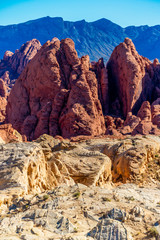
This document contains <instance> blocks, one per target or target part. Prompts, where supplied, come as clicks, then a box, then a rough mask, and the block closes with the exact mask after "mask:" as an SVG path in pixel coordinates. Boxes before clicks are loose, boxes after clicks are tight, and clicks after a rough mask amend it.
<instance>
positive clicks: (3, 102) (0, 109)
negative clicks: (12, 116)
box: [0, 79, 7, 122]
mask: <svg viewBox="0 0 160 240" xmlns="http://www.w3.org/2000/svg"><path fill="white" fill-rule="evenodd" d="M6 106H7V88H6V85H5V83H4V81H3V80H2V79H0V122H4V120H5V116H6Z"/></svg>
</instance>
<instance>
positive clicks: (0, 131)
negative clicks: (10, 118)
mask: <svg viewBox="0 0 160 240" xmlns="http://www.w3.org/2000/svg"><path fill="white" fill-rule="evenodd" d="M0 137H1V138H2V139H3V141H4V142H5V143H9V142H22V141H24V140H26V139H25V137H23V136H21V135H20V134H19V133H18V132H17V131H16V130H15V129H13V128H12V125H11V124H3V125H0Z"/></svg>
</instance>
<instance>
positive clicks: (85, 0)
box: [0, 0, 160, 27]
mask: <svg viewBox="0 0 160 240" xmlns="http://www.w3.org/2000/svg"><path fill="white" fill-rule="evenodd" d="M46 16H50V17H62V18H63V19H64V20H68V21H78V20H82V19H85V20H86V21H88V22H92V21H95V20H98V19H100V18H107V19H109V20H111V21H112V22H114V23H117V24H118V25H120V26H122V27H126V26H131V25H135V26H140V25H149V26H153V25H160V0H134V1H133V0H0V25H9V24H17V23H22V22H26V21H29V20H33V19H37V18H41V17H46Z"/></svg>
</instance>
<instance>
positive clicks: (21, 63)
mask: <svg viewBox="0 0 160 240" xmlns="http://www.w3.org/2000/svg"><path fill="white" fill-rule="evenodd" d="M40 48H41V44H40V42H39V41H38V40H36V39H33V40H31V41H28V42H26V43H25V44H23V45H22V46H21V48H20V49H19V50H16V52H15V53H12V52H10V51H6V52H5V54H4V57H3V60H1V62H0V77H1V78H2V79H3V80H4V81H5V83H6V84H7V85H8V86H9V88H12V87H13V85H14V83H15V79H17V78H18V76H19V75H20V74H21V72H22V71H23V69H24V68H25V66H26V65H27V63H28V62H29V61H30V60H31V59H32V58H33V57H34V56H35V55H36V53H37V52H38V50H39V49H40Z"/></svg>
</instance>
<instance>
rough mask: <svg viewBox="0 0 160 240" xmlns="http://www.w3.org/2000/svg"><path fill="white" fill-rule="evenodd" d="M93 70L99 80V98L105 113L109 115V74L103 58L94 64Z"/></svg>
mask: <svg viewBox="0 0 160 240" xmlns="http://www.w3.org/2000/svg"><path fill="white" fill-rule="evenodd" d="M91 69H92V71H94V72H95V73H96V76H97V80H98V96H99V99H100V102H101V104H102V109H103V113H104V115H107V114H108V108H109V95H108V72H107V69H106V68H105V66H104V62H103V58H100V59H99V60H98V62H92V65H91Z"/></svg>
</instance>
